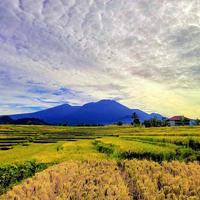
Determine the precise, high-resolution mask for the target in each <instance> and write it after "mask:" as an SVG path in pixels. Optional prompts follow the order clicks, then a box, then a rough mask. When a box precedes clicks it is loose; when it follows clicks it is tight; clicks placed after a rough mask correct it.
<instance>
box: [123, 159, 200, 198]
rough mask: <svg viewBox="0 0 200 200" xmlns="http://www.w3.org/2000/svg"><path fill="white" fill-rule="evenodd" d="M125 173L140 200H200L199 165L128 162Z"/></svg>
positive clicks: (176, 162) (126, 162) (144, 161)
mask: <svg viewBox="0 0 200 200" xmlns="http://www.w3.org/2000/svg"><path fill="white" fill-rule="evenodd" d="M125 171H126V172H127V173H128V174H129V175H130V177H131V179H132V181H133V184H134V185H135V187H134V189H133V191H132V192H133V193H134V195H135V198H136V199H138V200H164V199H166V200H199V199H200V165H199V164H198V163H188V164H186V163H184V162H178V161H173V162H163V163H162V164H159V163H156V162H152V161H146V160H143V161H138V160H132V161H125Z"/></svg>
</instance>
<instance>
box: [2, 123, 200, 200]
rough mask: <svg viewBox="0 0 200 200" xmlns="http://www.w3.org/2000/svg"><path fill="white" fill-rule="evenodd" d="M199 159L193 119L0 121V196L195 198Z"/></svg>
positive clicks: (199, 135) (199, 133)
mask: <svg viewBox="0 0 200 200" xmlns="http://www.w3.org/2000/svg"><path fill="white" fill-rule="evenodd" d="M199 161H200V127H198V126H194V127H160V128H144V127H132V126H103V127H63V126H15V125H0V199H3V200H29V199H30V200H54V199H55V200H64V199H72V200H76V199H77V200H79V199H81V200H82V199H88V200H90V199H91V200H92V199H98V200H101V199H109V200H111V199H112V200H117V199H118V200H126V199H134V200H200V164H199ZM31 177H32V178H31Z"/></svg>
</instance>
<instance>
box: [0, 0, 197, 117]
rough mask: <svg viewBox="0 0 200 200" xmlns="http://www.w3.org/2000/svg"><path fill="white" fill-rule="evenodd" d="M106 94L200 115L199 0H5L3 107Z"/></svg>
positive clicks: (76, 101) (1, 20)
mask: <svg viewBox="0 0 200 200" xmlns="http://www.w3.org/2000/svg"><path fill="white" fill-rule="evenodd" d="M100 99H115V100H117V101H119V102H120V103H123V104H125V105H127V106H129V107H131V108H139V109H143V110H144V111H147V112H159V113H161V114H164V115H166V116H170V115H175V114H184V115H186V116H188V117H200V0H0V114H8V113H21V112H30V111H36V110H40V109H43V108H48V107H53V106H55V105H59V104H62V103H70V104H73V105H82V104H84V103H86V102H90V101H97V100H100Z"/></svg>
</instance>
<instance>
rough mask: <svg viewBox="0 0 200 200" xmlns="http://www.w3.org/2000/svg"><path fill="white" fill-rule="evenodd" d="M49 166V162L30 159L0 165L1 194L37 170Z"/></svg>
mask: <svg viewBox="0 0 200 200" xmlns="http://www.w3.org/2000/svg"><path fill="white" fill-rule="evenodd" d="M46 168H47V164H44V163H36V162H35V161H28V162H25V163H23V164H12V165H6V166H1V167H0V194H2V193H4V192H6V191H7V189H9V188H10V187H11V186H13V185H14V184H16V183H18V182H20V181H21V180H23V179H25V178H28V177H31V176H33V175H34V174H35V173H36V172H39V171H42V170H44V169H46Z"/></svg>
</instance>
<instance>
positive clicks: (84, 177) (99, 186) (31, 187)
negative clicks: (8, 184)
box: [2, 161, 130, 200]
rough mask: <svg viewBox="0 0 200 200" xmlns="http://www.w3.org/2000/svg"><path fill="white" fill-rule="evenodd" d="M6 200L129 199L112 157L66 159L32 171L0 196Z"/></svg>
mask: <svg viewBox="0 0 200 200" xmlns="http://www.w3.org/2000/svg"><path fill="white" fill-rule="evenodd" d="M2 199H6V200H61V199H87V200H89V199H91V200H93V199H110V200H111V199H113V200H114V199H119V200H120V199H121V200H126V199H127V200H128V199H130V196H129V192H128V188H127V186H126V184H125V183H124V181H123V179H122V177H121V176H120V171H119V169H118V167H117V165H116V162H114V161H110V162H108V161H102V162H98V161H82V162H80V161H69V162H66V163H63V164H59V165H57V166H53V167H51V168H49V169H47V170H45V171H43V172H41V173H38V174H36V176H34V177H33V178H32V179H28V180H27V181H25V182H24V183H23V184H21V185H19V186H15V187H14V188H13V189H12V190H11V191H10V192H8V193H7V194H6V195H4V196H3V197H2Z"/></svg>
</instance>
